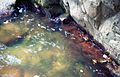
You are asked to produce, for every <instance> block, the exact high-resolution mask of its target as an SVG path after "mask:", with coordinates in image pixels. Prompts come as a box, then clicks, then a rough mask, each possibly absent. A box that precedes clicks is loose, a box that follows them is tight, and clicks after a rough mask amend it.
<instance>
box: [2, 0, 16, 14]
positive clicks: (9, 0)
mask: <svg viewBox="0 0 120 77" xmlns="http://www.w3.org/2000/svg"><path fill="white" fill-rule="evenodd" d="M14 3H15V0H0V14H4V13H7V12H11V11H13V9H12V8H10V6H11V5H12V4H14Z"/></svg>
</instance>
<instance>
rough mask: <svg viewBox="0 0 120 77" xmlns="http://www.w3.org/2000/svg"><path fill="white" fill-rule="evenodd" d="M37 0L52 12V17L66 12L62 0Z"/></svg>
mask: <svg viewBox="0 0 120 77" xmlns="http://www.w3.org/2000/svg"><path fill="white" fill-rule="evenodd" d="M36 2H38V3H39V4H40V5H42V6H43V7H45V8H46V9H47V10H48V11H49V12H50V14H51V17H57V16H59V15H61V14H63V13H65V9H64V6H63V1H62V0H36Z"/></svg>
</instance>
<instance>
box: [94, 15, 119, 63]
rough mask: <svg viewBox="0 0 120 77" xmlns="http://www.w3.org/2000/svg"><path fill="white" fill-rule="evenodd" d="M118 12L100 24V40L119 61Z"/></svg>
mask: <svg viewBox="0 0 120 77" xmlns="http://www.w3.org/2000/svg"><path fill="white" fill-rule="evenodd" d="M119 21H120V13H118V14H116V15H115V16H113V17H111V18H109V19H107V20H106V21H105V22H104V23H103V24H101V26H100V29H99V31H100V34H101V35H100V37H99V38H98V40H100V41H101V42H102V43H103V44H104V45H105V46H106V48H107V51H108V52H110V54H111V55H112V56H113V57H114V58H115V59H116V60H117V61H118V62H119V63H120V22H119ZM96 37H97V36H96Z"/></svg>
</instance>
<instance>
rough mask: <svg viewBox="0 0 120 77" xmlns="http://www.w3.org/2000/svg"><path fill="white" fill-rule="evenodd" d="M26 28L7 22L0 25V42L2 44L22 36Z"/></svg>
mask: <svg viewBox="0 0 120 77" xmlns="http://www.w3.org/2000/svg"><path fill="white" fill-rule="evenodd" d="M23 26H24V27H23ZM27 30H28V28H27V27H26V26H25V25H17V24H15V23H7V24H4V25H1V26H0V42H1V43H3V44H8V43H11V41H13V40H16V39H17V38H18V39H19V38H22V35H24V34H25V33H26V32H27Z"/></svg>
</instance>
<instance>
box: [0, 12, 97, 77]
mask: <svg viewBox="0 0 120 77" xmlns="http://www.w3.org/2000/svg"><path fill="white" fill-rule="evenodd" d="M47 23H48V19H47V17H44V18H40V17H39V16H37V15H36V14H33V13H28V14H26V15H24V16H23V17H20V18H18V19H17V20H15V22H8V23H5V24H3V25H0V42H2V43H4V44H5V43H7V44H8V46H7V47H6V48H5V49H3V50H1V51H0V77H93V74H94V72H95V70H93V69H92V67H90V66H89V63H88V64H87V60H86V61H84V57H83V56H82V54H79V56H78V55H76V53H77V52H76V51H77V49H76V48H71V47H72V46H71V45H74V44H73V43H71V42H70V41H69V40H67V38H65V36H64V35H63V34H61V33H60V32H53V31H51V30H50V29H46V28H47V27H46V25H47ZM24 34H25V36H22V35H24ZM19 39H20V40H19ZM78 50H79V49H78ZM84 62H85V63H86V64H85V63H84ZM96 71H97V69H96Z"/></svg>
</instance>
